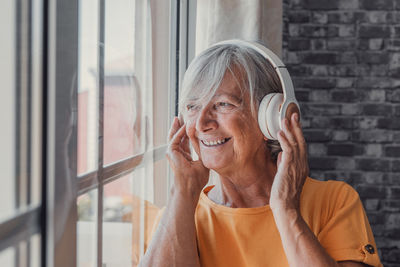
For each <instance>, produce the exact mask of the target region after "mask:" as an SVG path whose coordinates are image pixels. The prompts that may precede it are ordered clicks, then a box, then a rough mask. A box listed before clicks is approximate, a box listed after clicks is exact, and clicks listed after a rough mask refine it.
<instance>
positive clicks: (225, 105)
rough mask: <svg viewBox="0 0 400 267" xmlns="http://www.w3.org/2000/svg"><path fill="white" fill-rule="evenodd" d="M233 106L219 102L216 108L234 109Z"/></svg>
mask: <svg viewBox="0 0 400 267" xmlns="http://www.w3.org/2000/svg"><path fill="white" fill-rule="evenodd" d="M232 107H233V105H232V104H230V103H227V102H217V103H216V108H232Z"/></svg>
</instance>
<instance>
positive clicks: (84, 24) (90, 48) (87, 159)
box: [78, 0, 99, 175]
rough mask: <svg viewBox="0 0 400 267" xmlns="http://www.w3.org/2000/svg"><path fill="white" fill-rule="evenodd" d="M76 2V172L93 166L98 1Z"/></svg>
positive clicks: (95, 159) (87, 170)
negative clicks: (77, 26) (77, 4)
mask: <svg viewBox="0 0 400 267" xmlns="http://www.w3.org/2000/svg"><path fill="white" fill-rule="evenodd" d="M79 4H80V8H79V11H80V13H79V75H78V76H79V78H78V175H80V174H83V173H86V172H90V171H93V170H95V169H96V167H97V149H98V54H99V50H98V47H99V45H98V40H99V34H98V29H99V23H98V20H99V19H98V14H99V6H98V1H97V0H84V1H79Z"/></svg>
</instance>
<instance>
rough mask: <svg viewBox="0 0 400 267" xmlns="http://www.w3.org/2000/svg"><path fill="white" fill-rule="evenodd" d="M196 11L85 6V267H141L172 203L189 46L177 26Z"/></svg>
mask: <svg viewBox="0 0 400 267" xmlns="http://www.w3.org/2000/svg"><path fill="white" fill-rule="evenodd" d="M181 7H183V8H184V10H186V11H185V12H183V11H182V10H181V11H179V8H181ZM187 8H188V7H187V6H183V4H179V1H171V2H170V3H168V1H154V2H150V1H145V0H136V1H133V0H121V1H107V0H106V1H96V0H90V1H87V0H85V1H83V0H82V1H79V48H78V49H79V52H78V54H79V56H78V58H79V59H78V62H79V68H78V129H77V138H78V146H77V157H78V161H77V173H78V177H77V181H78V188H79V190H78V197H77V209H78V217H77V244H78V246H77V261H78V266H80V267H86V266H107V267H108V266H137V264H138V262H139V259H140V257H141V255H143V253H144V251H145V249H146V245H147V241H148V240H149V238H150V235H151V231H152V226H153V222H154V220H155V218H156V216H157V214H158V210H159V208H160V207H162V206H164V205H165V204H166V200H167V195H168V191H169V180H168V167H167V162H166V159H165V156H164V154H165V150H166V141H167V140H166V137H167V133H168V130H169V125H170V122H171V120H172V117H173V116H174V115H175V113H176V103H177V102H176V101H177V99H176V88H177V83H176V82H175V81H177V80H178V79H179V76H178V75H179V73H180V72H179V71H178V70H179V67H182V63H181V65H179V64H178V65H177V63H176V62H177V61H176V51H177V49H179V45H184V46H185V53H186V46H187V45H186V44H185V43H184V40H183V39H181V41H180V42H177V39H176V38H177V37H179V33H178V32H177V30H178V27H177V26H178V25H180V24H179V22H178V21H177V20H175V19H178V16H177V15H176V14H177V13H178V12H182V14H185V16H187V15H186V12H187ZM185 19H186V18H185ZM185 38H186V37H185ZM178 51H180V53H182V49H179V50H178ZM182 55H183V54H182ZM184 58H185V60H186V61H187V59H186V58H187V57H186V56H185V57H184ZM186 61H185V69H186V64H187V62H186Z"/></svg>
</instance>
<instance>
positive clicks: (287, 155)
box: [278, 131, 293, 162]
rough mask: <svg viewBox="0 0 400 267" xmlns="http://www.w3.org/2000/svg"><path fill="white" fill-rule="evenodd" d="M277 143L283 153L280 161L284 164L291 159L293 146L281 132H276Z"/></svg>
mask: <svg viewBox="0 0 400 267" xmlns="http://www.w3.org/2000/svg"><path fill="white" fill-rule="evenodd" d="M278 141H279V143H280V145H281V147H282V151H283V153H282V158H281V160H282V161H285V162H286V160H287V159H291V158H292V157H293V146H292V145H291V144H290V142H289V140H288V139H287V137H286V134H285V132H283V131H279V132H278Z"/></svg>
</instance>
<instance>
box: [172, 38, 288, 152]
mask: <svg viewBox="0 0 400 267" xmlns="http://www.w3.org/2000/svg"><path fill="white" fill-rule="evenodd" d="M227 71H229V72H230V73H231V74H232V76H233V77H234V78H235V79H236V81H237V83H238V85H239V87H240V89H241V91H242V95H243V94H244V93H246V92H249V94H250V101H251V112H252V114H253V116H254V117H255V118H256V119H257V112H258V106H259V103H260V102H261V100H262V98H263V97H264V96H265V95H267V94H269V93H282V84H281V82H280V80H279V77H278V75H277V73H276V71H275V70H274V68H273V66H272V65H271V63H270V62H269V61H268V60H267V59H266V58H265V57H264V56H262V55H261V54H260V53H258V52H257V51H256V50H254V49H253V48H251V47H248V46H245V45H242V44H220V45H214V46H211V47H210V48H208V49H206V50H205V51H203V52H202V53H200V54H199V55H198V56H197V57H196V58H194V59H193V61H192V62H191V64H190V66H189V67H188V69H187V70H186V73H185V76H184V78H183V82H182V87H181V93H180V103H179V111H180V112H181V113H182V112H184V110H185V106H186V103H187V102H188V101H190V100H192V99H198V100H199V101H207V102H208V101H209V100H210V99H211V98H212V97H213V95H214V94H215V92H216V91H217V89H218V87H219V86H220V85H221V82H222V80H223V78H224V75H225V73H226V72H227ZM267 145H268V147H269V150H270V152H271V155H272V158H273V159H274V160H276V157H277V155H278V153H279V151H281V148H280V145H279V142H278V141H272V140H268V142H267Z"/></svg>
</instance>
